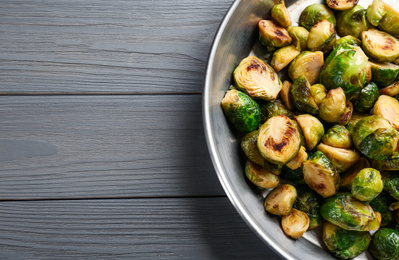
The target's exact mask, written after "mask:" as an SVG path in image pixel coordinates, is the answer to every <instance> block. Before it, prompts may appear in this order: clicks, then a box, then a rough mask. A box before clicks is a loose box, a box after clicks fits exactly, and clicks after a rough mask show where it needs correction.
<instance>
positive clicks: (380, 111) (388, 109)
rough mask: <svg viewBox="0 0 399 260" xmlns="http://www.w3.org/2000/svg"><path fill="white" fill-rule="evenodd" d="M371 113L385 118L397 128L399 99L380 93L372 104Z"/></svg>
mask: <svg viewBox="0 0 399 260" xmlns="http://www.w3.org/2000/svg"><path fill="white" fill-rule="evenodd" d="M373 114H374V115H378V116H381V117H383V118H385V119H386V120H388V121H389V123H391V125H392V126H393V127H394V128H395V129H396V130H399V101H398V100H397V99H396V98H393V97H390V96H385V95H381V96H380V97H379V98H378V100H377V102H375V104H374V108H373Z"/></svg>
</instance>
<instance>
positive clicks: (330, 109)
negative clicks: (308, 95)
mask: <svg viewBox="0 0 399 260" xmlns="http://www.w3.org/2000/svg"><path fill="white" fill-rule="evenodd" d="M345 109H346V97H345V93H344V91H343V90H342V88H341V87H339V88H336V89H331V90H330V91H328V92H327V95H326V98H325V99H323V101H322V102H321V104H320V108H319V116H320V118H321V119H323V120H324V121H326V122H329V123H334V122H338V121H339V120H340V119H341V118H342V116H343V115H344V112H345Z"/></svg>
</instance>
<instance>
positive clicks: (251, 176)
mask: <svg viewBox="0 0 399 260" xmlns="http://www.w3.org/2000/svg"><path fill="white" fill-rule="evenodd" d="M245 175H246V176H247V178H248V180H250V181H251V182H252V183H253V184H255V185H256V186H257V187H259V188H261V189H270V188H274V187H277V185H278V184H279V182H280V179H279V177H278V176H277V175H275V174H273V173H271V172H270V171H268V170H266V169H265V168H262V167H260V166H259V165H257V164H255V163H253V162H250V161H248V162H247V163H246V165H245Z"/></svg>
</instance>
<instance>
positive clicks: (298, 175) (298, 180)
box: [280, 166, 306, 184]
mask: <svg viewBox="0 0 399 260" xmlns="http://www.w3.org/2000/svg"><path fill="white" fill-rule="evenodd" d="M280 176H281V178H283V179H284V180H287V181H289V182H292V183H294V184H306V183H305V179H304V178H303V169H302V166H301V167H299V168H298V169H295V170H291V169H290V168H288V167H287V166H283V169H282V171H281V175H280Z"/></svg>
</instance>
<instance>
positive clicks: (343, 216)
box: [320, 192, 380, 231]
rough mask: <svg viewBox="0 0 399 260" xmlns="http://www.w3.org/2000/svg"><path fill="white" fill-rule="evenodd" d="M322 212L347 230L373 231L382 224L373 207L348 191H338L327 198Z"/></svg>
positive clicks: (333, 222) (328, 219)
mask: <svg viewBox="0 0 399 260" xmlns="http://www.w3.org/2000/svg"><path fill="white" fill-rule="evenodd" d="M320 214H321V215H322V216H323V218H324V219H325V220H327V221H329V222H331V223H332V224H334V225H337V226H339V227H340V228H343V229H346V230H355V231H371V230H376V229H378V228H379V226H380V223H379V220H378V218H377V217H376V214H375V212H374V211H373V209H372V208H371V207H370V206H369V205H365V204H363V203H362V202H361V201H360V200H358V199H356V198H355V197H353V196H352V195H351V194H350V193H348V192H338V193H337V194H336V195H334V196H332V197H330V198H327V199H325V200H324V201H323V203H322V204H321V206H320Z"/></svg>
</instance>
